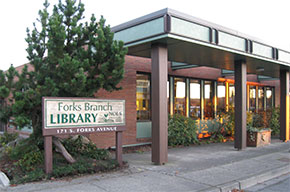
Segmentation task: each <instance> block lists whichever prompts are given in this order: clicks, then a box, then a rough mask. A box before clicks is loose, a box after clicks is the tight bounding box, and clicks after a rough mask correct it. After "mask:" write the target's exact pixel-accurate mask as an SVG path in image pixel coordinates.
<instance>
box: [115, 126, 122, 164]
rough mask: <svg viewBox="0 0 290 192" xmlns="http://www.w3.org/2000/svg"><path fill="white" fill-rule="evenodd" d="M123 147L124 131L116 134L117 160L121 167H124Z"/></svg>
mask: <svg viewBox="0 0 290 192" xmlns="http://www.w3.org/2000/svg"><path fill="white" fill-rule="evenodd" d="M122 154H123V147H122V131H117V132H116V160H117V161H118V163H119V166H120V167H122V166H123V157H122Z"/></svg>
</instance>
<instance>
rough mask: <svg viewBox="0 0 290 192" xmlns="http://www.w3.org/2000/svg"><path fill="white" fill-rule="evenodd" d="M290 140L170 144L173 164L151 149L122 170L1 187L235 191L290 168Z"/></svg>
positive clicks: (29, 191) (26, 191)
mask: <svg viewBox="0 0 290 192" xmlns="http://www.w3.org/2000/svg"><path fill="white" fill-rule="evenodd" d="M289 149H290V142H287V143H283V142H280V141H279V140H273V141H272V144H270V145H268V146H264V147H259V148H250V147H248V148H246V149H245V150H242V151H237V150H235V149H234V146H233V143H232V142H228V143H213V144H204V145H199V146H196V145H195V146H190V147H182V148H172V149H169V150H168V152H169V155H168V160H169V161H168V163H167V164H165V165H162V166H157V165H153V164H152V163H151V152H144V153H130V154H124V156H123V157H124V160H126V161H128V163H129V168H128V169H124V170H120V171H117V172H111V173H104V174H94V175H89V176H82V177H79V178H75V179H63V180H55V181H46V182H36V183H29V184H25V185H18V186H15V187H8V188H2V189H0V191H1V190H2V191H4V192H6V191H9V192H15V191H21V192H36V191H37V192H50V191H53V192H57V191H60V192H82V191H84V192H89V191H94V192H95V191H97V192H98V191H100V192H104V191H105V192H111V191H112V192H113V191H114V192H115V191H116V192H118V191H120V192H121V191H122V192H123V191H126V192H130V191H132V192H133V191H134V192H135V191H139V192H151V191H169V192H170V191H172V192H173V191H174V192H176V191H179V192H183V191H219V192H220V191H231V190H232V189H251V188H250V187H252V186H255V185H257V184H259V183H263V182H265V181H268V180H271V179H273V178H276V177H280V176H282V175H285V174H286V175H287V174H289V173H290V152H289Z"/></svg>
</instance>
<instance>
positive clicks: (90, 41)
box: [0, 0, 127, 138]
mask: <svg viewBox="0 0 290 192" xmlns="http://www.w3.org/2000/svg"><path fill="white" fill-rule="evenodd" d="M43 5H44V9H43V10H40V11H39V19H38V20H37V21H38V25H36V24H35V23H34V27H33V30H31V31H30V30H29V29H27V38H26V42H27V43H28V48H27V49H26V50H27V53H28V59H29V61H30V64H29V65H31V66H32V68H31V67H29V66H28V65H25V66H24V68H23V70H22V72H20V73H17V72H16V71H15V69H14V68H13V67H11V68H10V69H9V71H8V73H6V74H4V73H3V72H1V73H0V97H3V98H5V97H7V96H8V95H9V91H11V92H12V95H13V97H12V99H13V103H12V104H11V105H9V106H7V109H6V110H7V112H6V115H2V117H6V120H7V118H8V116H12V117H13V119H14V123H15V124H16V125H17V126H19V127H20V128H21V127H24V126H32V128H33V135H32V136H33V137H35V138H40V137H42V107H41V99H42V97H43V96H54V97H94V95H95V93H96V92H97V91H98V90H99V89H100V88H103V89H105V90H107V91H113V90H118V89H120V87H118V83H119V82H120V81H121V80H122V78H123V74H124V61H125V60H124V57H125V55H126V53H127V49H126V48H124V45H123V42H121V41H115V40H113V37H114V34H113V33H112V32H111V31H110V26H107V25H106V24H105V19H104V18H103V17H101V18H100V20H99V21H97V20H96V17H95V16H94V15H92V16H91V18H90V21H89V22H83V19H84V16H83V13H84V11H85V9H84V4H82V3H81V2H76V0H65V2H62V1H61V0H60V1H59V3H58V4H57V5H55V6H54V7H53V10H52V13H51V14H50V13H49V11H48V8H49V3H48V2H47V1H45V3H44V4H43ZM37 26H38V27H37ZM13 79H14V81H13Z"/></svg>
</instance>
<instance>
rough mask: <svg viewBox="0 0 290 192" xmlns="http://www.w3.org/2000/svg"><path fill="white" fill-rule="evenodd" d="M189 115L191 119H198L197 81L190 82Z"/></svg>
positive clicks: (198, 89) (198, 92) (198, 84)
mask: <svg viewBox="0 0 290 192" xmlns="http://www.w3.org/2000/svg"><path fill="white" fill-rule="evenodd" d="M189 115H190V117H192V118H193V119H198V118H200V83H199V80H190V107H189Z"/></svg>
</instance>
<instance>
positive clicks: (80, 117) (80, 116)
mask: <svg viewBox="0 0 290 192" xmlns="http://www.w3.org/2000/svg"><path fill="white" fill-rule="evenodd" d="M79 121H81V122H82V123H83V122H84V119H83V117H82V114H79V117H78V119H77V123H78V122H79Z"/></svg>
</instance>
